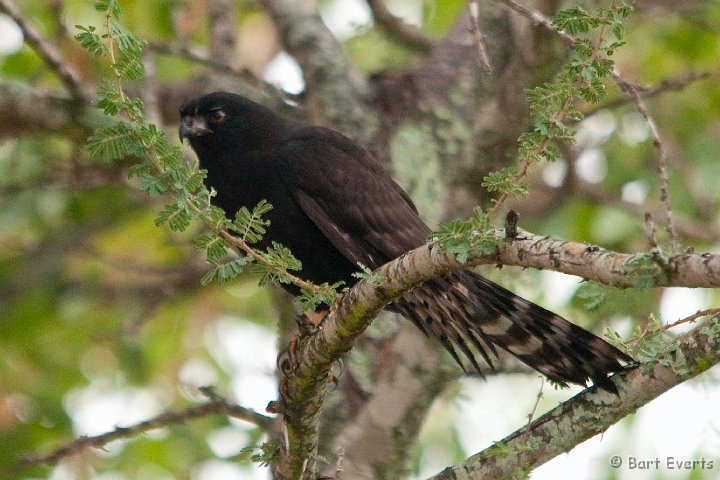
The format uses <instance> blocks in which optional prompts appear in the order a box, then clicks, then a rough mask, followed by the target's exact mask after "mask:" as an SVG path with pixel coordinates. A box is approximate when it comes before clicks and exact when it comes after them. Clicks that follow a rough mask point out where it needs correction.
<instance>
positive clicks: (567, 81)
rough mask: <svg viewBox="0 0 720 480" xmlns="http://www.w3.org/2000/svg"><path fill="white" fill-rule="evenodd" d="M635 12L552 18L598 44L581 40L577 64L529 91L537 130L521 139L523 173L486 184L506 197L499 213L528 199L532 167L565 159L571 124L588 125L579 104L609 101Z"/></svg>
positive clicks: (615, 8) (624, 9) (497, 175)
mask: <svg viewBox="0 0 720 480" xmlns="http://www.w3.org/2000/svg"><path fill="white" fill-rule="evenodd" d="M631 10H632V9H631V7H630V6H629V4H628V3H626V2H623V1H618V2H613V3H612V5H611V7H610V8H606V9H599V10H598V11H597V13H596V14H594V15H593V14H590V13H588V12H587V11H586V10H585V9H583V8H582V7H574V8H570V9H567V10H562V11H559V12H557V13H556V14H555V16H554V17H553V18H552V23H553V25H554V26H555V27H556V28H557V29H558V30H565V31H566V32H568V33H570V34H573V35H575V34H589V33H591V32H593V31H595V30H597V39H596V40H595V42H594V43H593V42H591V41H590V40H589V39H585V38H577V39H576V40H575V42H574V43H573V58H572V59H571V60H570V61H569V62H567V63H566V64H565V65H564V67H563V69H562V70H561V71H560V72H559V73H558V74H557V76H556V77H555V80H554V81H552V82H547V83H545V84H543V85H540V86H537V87H534V88H530V89H528V90H527V92H526V93H527V98H528V101H529V102H530V112H531V114H532V116H533V118H534V119H535V126H534V128H533V129H532V130H531V131H529V132H526V133H524V134H522V135H521V136H520V138H519V139H518V144H519V154H520V159H521V163H522V167H521V168H520V169H519V170H516V169H512V168H504V169H502V170H500V171H497V172H492V173H490V174H489V175H488V176H486V177H485V179H484V181H483V183H482V185H483V186H484V187H485V188H487V189H488V191H490V192H501V196H500V197H499V199H498V200H496V206H495V208H493V213H494V211H495V210H497V208H498V207H499V206H500V205H501V204H502V202H503V201H504V200H505V199H506V198H507V197H509V196H513V197H519V196H524V195H527V193H528V190H527V185H525V184H524V183H523V182H522V181H521V179H522V178H523V177H524V176H525V174H526V173H527V171H528V168H529V167H530V166H531V165H532V164H534V163H538V162H552V161H554V160H556V159H558V158H559V157H560V151H559V150H558V148H557V146H556V145H555V143H556V142H565V143H572V142H573V141H574V137H575V129H574V128H573V127H571V126H570V125H569V123H570V122H577V121H579V120H581V119H582V114H581V113H580V111H579V110H578V109H577V107H576V103H577V102H578V101H580V100H582V101H585V102H588V103H599V102H601V101H602V100H603V99H604V98H605V97H606V95H607V91H606V88H605V84H604V83H603V80H604V79H605V78H606V77H608V76H609V75H610V74H611V73H612V69H613V62H612V61H611V60H610V59H609V58H608V57H610V56H611V55H612V54H613V52H614V51H615V50H616V49H617V48H618V47H619V46H621V45H622V44H623V40H622V38H623V35H624V30H623V28H622V22H623V20H624V19H625V18H627V16H628V15H629V14H630V12H631ZM607 30H610V31H611V32H612V34H613V36H614V37H615V38H614V39H613V40H612V41H608V40H607V38H606V36H607Z"/></svg>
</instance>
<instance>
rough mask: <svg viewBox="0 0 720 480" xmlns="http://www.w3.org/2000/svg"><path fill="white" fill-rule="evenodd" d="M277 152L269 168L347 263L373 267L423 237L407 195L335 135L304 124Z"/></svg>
mask: <svg viewBox="0 0 720 480" xmlns="http://www.w3.org/2000/svg"><path fill="white" fill-rule="evenodd" d="M277 153H278V154H277V155H275V156H274V158H275V159H276V161H275V162H274V166H275V167H276V168H278V169H279V173H280V176H281V178H282V179H283V181H284V182H285V185H286V186H287V188H288V189H289V190H290V191H291V192H292V194H293V196H294V198H295V200H296V201H297V203H298V205H300V207H301V208H302V210H303V211H304V212H305V214H306V215H307V216H308V217H309V218H310V219H311V220H312V221H313V222H314V223H315V225H316V226H317V227H318V228H319V229H320V230H321V231H322V233H323V234H324V235H325V236H326V237H327V238H328V239H329V240H330V241H331V242H332V244H333V245H334V246H335V248H337V249H338V250H339V251H340V252H341V253H342V254H343V255H344V256H345V257H346V258H347V259H348V260H350V261H351V262H353V263H357V262H360V263H362V264H363V265H366V266H368V267H371V268H376V267H378V266H380V265H382V264H383V263H385V262H387V261H389V260H391V259H393V258H396V257H398V256H399V255H401V254H403V253H405V252H407V251H409V250H411V249H413V248H415V247H418V246H420V245H422V244H423V243H424V242H425V241H426V239H427V235H428V233H429V229H428V227H427V226H426V225H425V224H424V223H423V222H422V220H421V219H420V218H419V217H418V214H417V210H416V208H415V206H414V205H413V203H412V201H411V200H410V198H409V197H408V196H407V194H406V193H405V192H404V191H403V190H402V189H401V188H400V187H399V186H398V185H397V184H396V183H395V182H394V181H393V179H392V178H391V177H390V175H389V174H388V173H387V171H386V170H385V169H384V168H383V167H382V165H380V163H379V162H378V161H377V160H375V159H374V158H373V157H372V156H371V155H370V154H369V153H368V152H366V151H365V150H363V149H362V148H360V147H358V146H356V145H355V144H354V143H352V142H348V141H347V139H346V138H345V137H343V136H342V135H340V134H339V133H336V132H333V131H331V130H328V129H324V128H319V127H308V128H305V129H302V130H301V131H299V132H297V133H296V134H295V135H293V137H292V138H290V139H289V140H288V141H286V142H285V143H284V144H283V147H282V148H281V149H280V150H279V151H278V152H277Z"/></svg>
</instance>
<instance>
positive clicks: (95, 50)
mask: <svg viewBox="0 0 720 480" xmlns="http://www.w3.org/2000/svg"><path fill="white" fill-rule="evenodd" d="M75 28H77V29H78V30H80V33H78V34H77V35H75V40H77V41H78V42H80V45H81V46H82V47H83V48H84V49H85V50H87V51H88V52H90V53H92V54H93V55H95V56H98V57H99V56H101V55H106V54H107V53H108V49H107V47H106V46H105V43H104V42H103V41H102V38H100V35H98V34H97V33H95V27H93V26H89V27H83V26H82V25H75Z"/></svg>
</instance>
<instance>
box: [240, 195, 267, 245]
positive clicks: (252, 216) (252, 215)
mask: <svg viewBox="0 0 720 480" xmlns="http://www.w3.org/2000/svg"><path fill="white" fill-rule="evenodd" d="M270 210H272V205H270V204H269V203H268V202H267V201H266V200H260V202H258V204H257V205H256V206H255V207H254V208H253V210H252V212H251V211H250V210H248V209H247V208H246V207H242V208H241V209H240V210H238V211H237V212H236V213H235V220H234V221H233V224H232V225H233V227H232V229H233V231H234V232H236V233H237V234H239V235H240V237H241V238H242V239H243V240H244V241H246V242H248V243H250V244H253V243H257V242H259V241H260V240H262V238H263V236H264V235H265V232H266V231H267V230H266V229H265V227H268V226H269V225H270V220H266V219H263V218H262V216H263V215H265V214H266V213H268V212H269V211H270Z"/></svg>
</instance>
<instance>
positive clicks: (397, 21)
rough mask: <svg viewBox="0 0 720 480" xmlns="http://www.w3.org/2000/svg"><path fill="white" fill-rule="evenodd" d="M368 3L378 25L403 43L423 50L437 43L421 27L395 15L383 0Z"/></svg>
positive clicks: (425, 50) (369, 0)
mask: <svg viewBox="0 0 720 480" xmlns="http://www.w3.org/2000/svg"><path fill="white" fill-rule="evenodd" d="M367 4H368V6H369V7H370V11H372V14H373V18H374V19H375V22H376V23H377V24H378V26H379V27H381V28H382V29H383V30H384V31H385V32H387V33H388V34H389V35H390V36H392V37H393V38H396V39H397V40H399V41H400V42H402V43H403V44H405V45H407V46H409V47H410V48H414V49H417V50H420V51H423V52H427V51H428V50H431V49H432V48H433V47H434V46H435V45H436V43H437V42H435V41H434V40H433V39H431V38H430V37H428V36H427V35H425V34H424V33H423V31H422V30H421V29H420V28H418V27H416V26H415V25H410V24H409V23H406V22H405V21H404V20H403V19H402V18H400V17H397V16H395V15H393V14H392V12H391V11H390V10H388V8H387V6H386V5H385V2H384V1H383V0H367Z"/></svg>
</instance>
